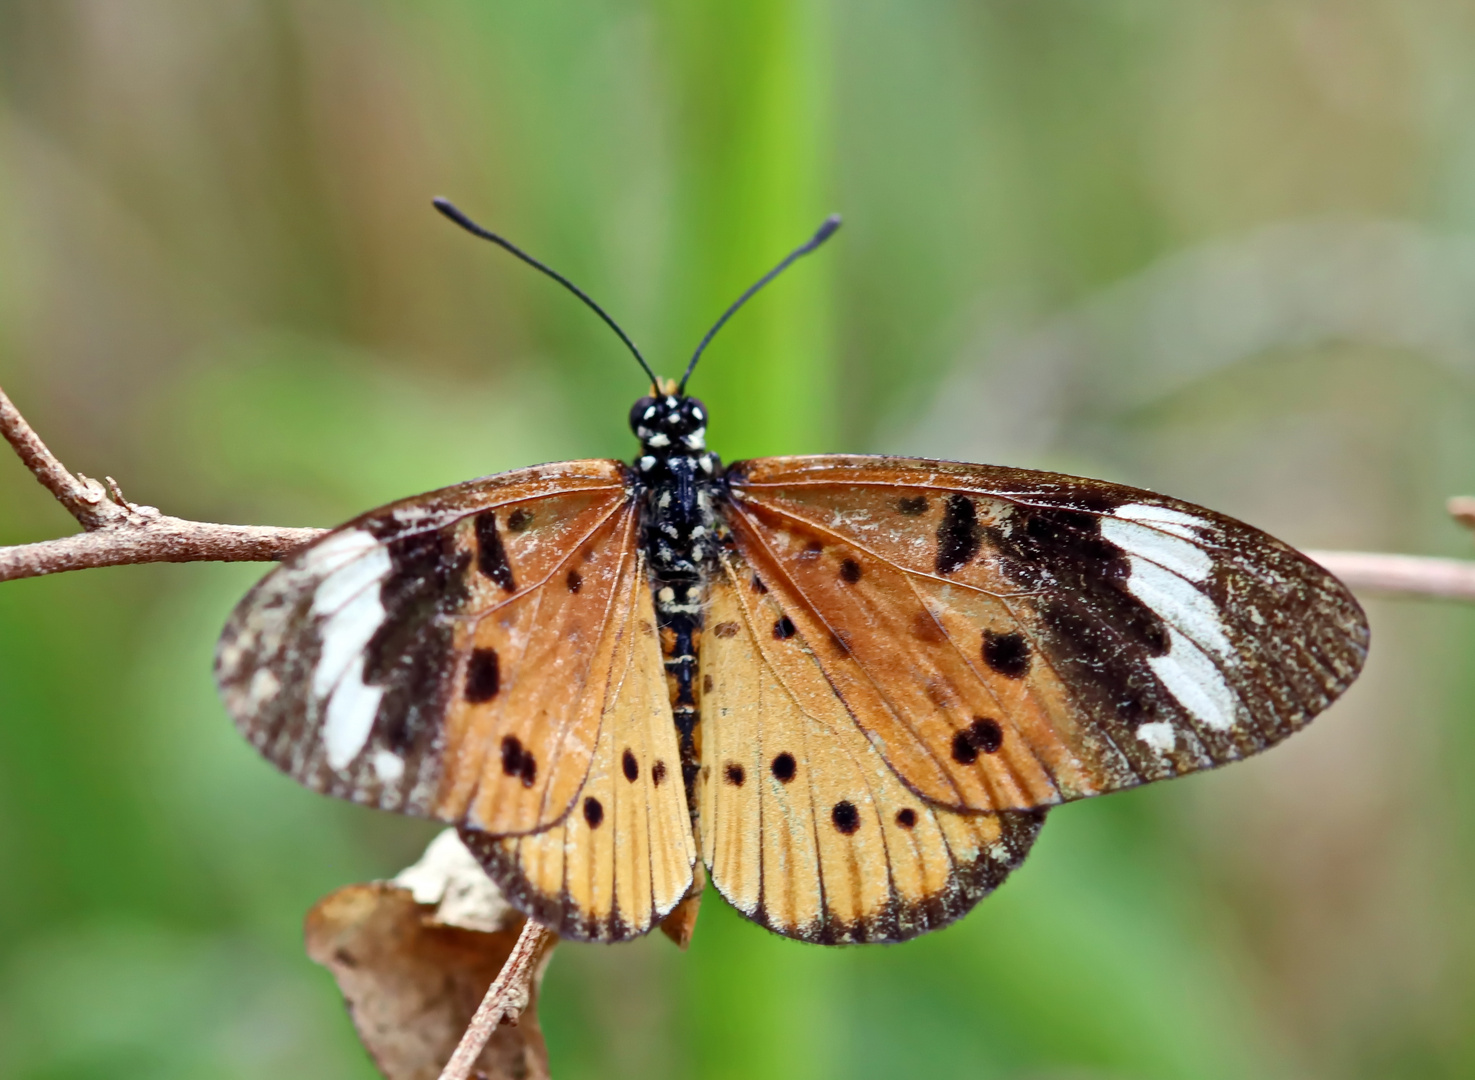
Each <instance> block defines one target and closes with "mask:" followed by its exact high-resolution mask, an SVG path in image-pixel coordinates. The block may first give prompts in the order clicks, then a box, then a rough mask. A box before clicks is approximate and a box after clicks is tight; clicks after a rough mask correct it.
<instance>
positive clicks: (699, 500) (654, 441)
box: [630, 395, 722, 820]
mask: <svg viewBox="0 0 1475 1080" xmlns="http://www.w3.org/2000/svg"><path fill="white" fill-rule="evenodd" d="M630 428H631V430H633V431H634V432H635V436H636V438H638V439H639V440H640V455H639V456H638V457H637V458H636V459H635V463H634V464H635V469H634V477H633V481H632V483H633V486H634V489H635V496H636V498H637V500H638V501H639V503H640V512H641V544H642V547H643V549H644V551H645V558H646V563H647V566H648V567H649V569H650V584H651V589H652V592H653V594H654V597H655V609H656V622H657V624H658V627H659V630H660V635H661V649H662V652H664V654H665V657H666V675H667V679H668V681H669V683H670V690H671V708H672V712H673V714H674V718H675V721H676V730H677V734H678V737H679V739H680V744H681V763H682V779H683V780H684V782H685V785H686V791H687V802H688V805H689V806H690V807H691V810H692V814H693V820H694V819H695V815H696V797H695V793H696V778H697V772H698V770H699V768H700V766H699V764H698V762H699V760H700V756H701V754H700V751H701V745H700V738H699V725H700V721H701V711H700V699H699V691H698V687H697V682H696V677H697V659H698V655H699V652H698V651H699V649H700V646H701V630H702V609H703V606H704V601H705V592H706V577H707V569H708V568H709V567H711V566H712V565H714V563H715V557H716V553H717V543H718V541H719V539H720V530H721V523H720V519H719V517H718V513H717V504H718V502H719V500H720V497H721V490H722V488H721V483H722V482H721V462H720V461H719V460H718V458H717V455H715V454H713V453H711V452H709V451H708V450H707V443H706V434H707V414H706V410H705V409H704V408H703V407H702V403H701V402H700V401H698V400H697V399H696V398H688V397H676V396H672V395H667V396H664V397H659V398H656V397H646V398H642V399H641V400H639V401H637V402H636V403H635V405H634V407H633V408H632V409H631V410H630Z"/></svg>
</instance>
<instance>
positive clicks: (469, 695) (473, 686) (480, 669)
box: [464, 649, 502, 705]
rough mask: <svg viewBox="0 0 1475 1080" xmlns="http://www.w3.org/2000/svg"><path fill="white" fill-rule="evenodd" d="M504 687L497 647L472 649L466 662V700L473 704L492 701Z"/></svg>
mask: <svg viewBox="0 0 1475 1080" xmlns="http://www.w3.org/2000/svg"><path fill="white" fill-rule="evenodd" d="M501 688H502V675H501V670H500V666H499V665H498V663H497V650H496V649H472V650H471V659H470V660H469V661H467V664H466V688H465V691H464V693H465V697H466V700H467V701H469V702H471V703H472V704H473V705H480V704H481V703H482V702H485V701H491V700H492V698H494V697H496V696H497V691H498V690H500V689H501Z"/></svg>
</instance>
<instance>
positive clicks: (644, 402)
mask: <svg viewBox="0 0 1475 1080" xmlns="http://www.w3.org/2000/svg"><path fill="white" fill-rule="evenodd" d="M655 404H656V399H655V398H653V397H643V398H641V399H640V400H639V401H637V402H636V403H635V404H634V405H632V406H630V430H631V431H639V430H640V426H641V425H642V424H643V423H645V422H646V420H647V419H651V420H653V419H655V414H654V413H653V412H652V410H653V409H654V408H655ZM646 413H651V416H650V417H649V418H647V416H646Z"/></svg>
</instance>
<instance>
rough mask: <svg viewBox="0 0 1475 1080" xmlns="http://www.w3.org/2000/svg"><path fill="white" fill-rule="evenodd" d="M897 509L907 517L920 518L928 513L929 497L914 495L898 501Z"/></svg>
mask: <svg viewBox="0 0 1475 1080" xmlns="http://www.w3.org/2000/svg"><path fill="white" fill-rule="evenodd" d="M896 508H897V509H898V510H900V511H901V512H902V513H903V514H905V515H907V517H919V516H921V515H922V514H925V513H926V512H927V496H925V495H912V496H907V497H903V498H900V499H897V500H896Z"/></svg>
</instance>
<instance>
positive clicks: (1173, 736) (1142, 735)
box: [1137, 720, 1178, 754]
mask: <svg viewBox="0 0 1475 1080" xmlns="http://www.w3.org/2000/svg"><path fill="white" fill-rule="evenodd" d="M1137 738H1139V739H1141V740H1142V741H1143V742H1145V743H1146V744H1147V746H1148V748H1149V749H1151V750H1152V751H1153V752H1154V753H1158V754H1166V753H1168V752H1169V751H1171V750H1172V749H1173V747H1175V746H1177V745H1178V733H1177V732H1175V731H1174V730H1173V725H1172V724H1170V723H1168V722H1167V721H1166V720H1158V721H1155V722H1154V723H1151V724H1142V725H1140V726H1139V727H1138V728H1137Z"/></svg>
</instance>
